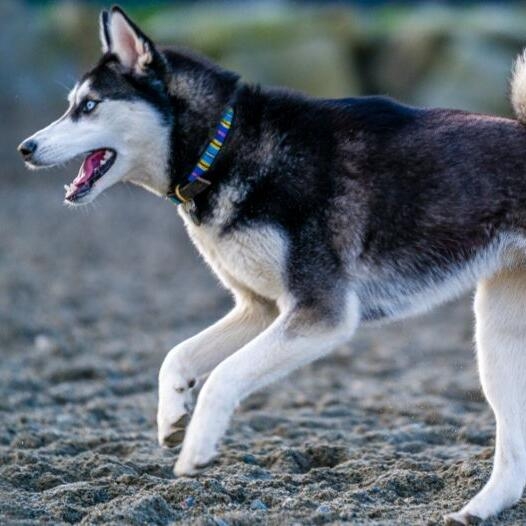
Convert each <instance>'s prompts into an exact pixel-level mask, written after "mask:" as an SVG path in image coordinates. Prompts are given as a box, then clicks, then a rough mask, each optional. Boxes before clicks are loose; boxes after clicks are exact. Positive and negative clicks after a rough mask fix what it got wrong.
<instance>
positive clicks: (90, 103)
mask: <svg viewBox="0 0 526 526" xmlns="http://www.w3.org/2000/svg"><path fill="white" fill-rule="evenodd" d="M97 104H98V102H97V101H96V100H91V99H89V100H87V101H86V102H85V103H84V105H83V106H82V111H83V112H84V113H90V112H92V111H93V110H94V109H95V107H96V106H97Z"/></svg>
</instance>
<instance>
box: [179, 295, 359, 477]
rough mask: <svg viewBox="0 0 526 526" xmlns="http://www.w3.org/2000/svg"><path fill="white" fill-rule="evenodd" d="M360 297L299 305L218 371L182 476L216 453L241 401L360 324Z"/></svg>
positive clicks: (201, 401)
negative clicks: (325, 307)
mask: <svg viewBox="0 0 526 526" xmlns="http://www.w3.org/2000/svg"><path fill="white" fill-rule="evenodd" d="M358 320H359V312H358V300H357V298H356V296H355V295H354V294H352V297H350V298H347V301H345V305H339V306H338V308H337V309H331V312H330V313H327V312H322V311H321V308H316V306H309V307H308V308H302V307H293V308H291V309H288V310H286V311H284V312H282V313H281V314H280V316H279V317H278V318H277V319H276V320H275V321H274V323H273V324H272V325H271V326H270V327H269V328H268V329H266V330H265V331H263V332H262V333H261V334H260V335H259V336H257V337H256V338H255V339H254V340H252V341H251V342H249V343H248V344H247V345H245V346H244V347H243V348H242V349H240V350H239V351H237V352H236V353H234V354H233V355H232V356H230V357H229V358H227V359H226V360H225V361H224V362H222V363H221V364H219V365H218V366H217V367H216V369H214V371H212V373H211V375H210V376H209V378H208V380H207V381H206V383H205V384H204V386H203V389H202V390H201V393H200V394H199V398H198V400H197V405H196V409H195V412H194V416H193V418H192V420H191V422H190V425H189V427H188V431H187V434H186V437H185V440H184V443H183V449H182V451H181V454H180V456H179V459H178V461H177V463H176V465H175V473H176V475H192V474H194V473H196V472H197V471H198V470H199V468H200V467H203V466H205V465H206V464H208V463H209V462H210V461H211V460H212V459H213V458H214V457H215V455H216V448H217V445H218V443H219V440H220V439H221V437H222V436H223V434H224V433H225V431H226V428H227V425H228V422H229V420H230V417H231V415H232V413H233V411H234V409H235V407H236V406H237V404H238V403H239V402H240V400H242V399H243V398H245V397H246V396H248V395H249V394H250V393H252V392H253V391H255V390H257V389H259V388H261V387H263V386H265V385H267V384H268V383H269V382H272V381H274V380H277V379H278V378H281V377H283V376H285V375H286V374H288V373H290V372H291V371H292V370H294V369H296V368H297V367H300V366H302V365H304V364H307V363H309V362H311V361H313V360H315V359H317V358H320V357H321V356H323V355H324V354H326V353H328V352H329V351H331V350H333V349H334V348H335V347H336V346H337V345H339V344H341V343H343V342H345V341H346V340H348V339H350V337H351V336H352V334H353V333H354V331H355V329H356V326H357V325H358Z"/></svg>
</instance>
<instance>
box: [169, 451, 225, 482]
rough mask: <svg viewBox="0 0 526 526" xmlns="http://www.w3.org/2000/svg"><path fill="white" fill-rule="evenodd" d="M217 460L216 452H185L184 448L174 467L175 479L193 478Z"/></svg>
mask: <svg viewBox="0 0 526 526" xmlns="http://www.w3.org/2000/svg"><path fill="white" fill-rule="evenodd" d="M216 458H217V452H216V451H215V450H212V451H210V452H208V453H206V452H193V451H191V452H187V451H185V448H183V450H182V451H181V454H180V455H179V458H178V459H177V462H176V463H175V467H174V474H175V476H176V477H194V476H196V475H198V474H199V473H201V472H202V471H204V470H205V469H206V468H207V467H208V466H210V465H211V464H213V462H214V461H215V460H216Z"/></svg>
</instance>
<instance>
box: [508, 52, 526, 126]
mask: <svg viewBox="0 0 526 526" xmlns="http://www.w3.org/2000/svg"><path fill="white" fill-rule="evenodd" d="M510 88H511V89H510V92H511V93H510V95H511V104H512V106H513V110H514V111H515V115H516V116H517V119H518V120H520V121H521V122H523V123H526V51H523V52H522V53H521V54H520V55H519V56H518V57H517V60H516V61H515V64H514V67H513V73H512V78H511V86H510Z"/></svg>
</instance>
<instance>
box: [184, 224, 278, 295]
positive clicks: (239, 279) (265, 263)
mask: <svg viewBox="0 0 526 526" xmlns="http://www.w3.org/2000/svg"><path fill="white" fill-rule="evenodd" d="M182 215H183V214H182ZM183 218H184V219H185V224H186V227H187V230H188V233H189V235H190V238H191V239H192V241H193V243H194V244H195V245H196V247H197V249H198V250H199V252H200V253H201V255H202V256H203V257H204V259H205V260H206V262H207V263H208V264H209V265H210V266H211V267H212V269H213V271H214V272H215V273H216V274H217V275H218V277H219V278H220V279H221V281H222V282H223V284H224V285H225V286H226V287H227V288H229V289H240V288H241V289H249V290H250V291H252V292H255V293H256V294H258V295H260V296H263V297H265V298H269V299H272V300H276V299H278V298H279V297H280V296H281V295H282V294H283V290H284V284H283V275H284V267H285V242H284V239H283V237H282V236H281V235H280V233H279V232H278V231H277V230H276V229H274V228H272V227H268V226H265V227H255V228H254V227H246V228H243V229H241V230H239V229H238V230H236V231H233V232H229V233H226V234H220V232H219V229H218V228H217V227H214V226H204V225H201V226H196V225H195V224H194V223H193V222H192V221H191V220H189V219H188V218H187V217H185V215H183Z"/></svg>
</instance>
